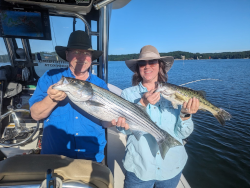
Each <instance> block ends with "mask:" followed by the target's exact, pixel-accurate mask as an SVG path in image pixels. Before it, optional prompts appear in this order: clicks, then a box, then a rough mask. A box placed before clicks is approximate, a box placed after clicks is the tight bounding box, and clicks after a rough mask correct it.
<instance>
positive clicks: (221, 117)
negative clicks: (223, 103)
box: [213, 108, 232, 126]
mask: <svg viewBox="0 0 250 188" xmlns="http://www.w3.org/2000/svg"><path fill="white" fill-rule="evenodd" d="M213 115H214V117H215V118H216V119H217V120H218V121H219V123H220V124H221V125H222V126H224V125H225V120H230V119H231V118H232V116H231V115H230V114H229V113H228V112H227V111H225V110H223V109H221V108H220V111H219V112H218V113H217V114H213Z"/></svg>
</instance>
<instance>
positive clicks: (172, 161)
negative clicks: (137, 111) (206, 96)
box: [112, 45, 199, 188]
mask: <svg viewBox="0 0 250 188" xmlns="http://www.w3.org/2000/svg"><path fill="white" fill-rule="evenodd" d="M173 62H174V59H173V57H169V56H166V57H160V54H159V52H158V51H157V49H156V48H155V47H153V46H150V45H147V46H144V47H143V48H142V49H141V51H140V56H139V59H136V60H128V61H126V65H127V66H128V68H129V69H130V70H132V71H133V72H134V75H133V80H132V82H133V87H130V88H127V89H125V90H123V92H122V94H121V96H122V97H123V98H125V99H126V100H128V101H130V102H133V103H137V104H139V105H143V106H145V107H146V108H147V112H148V114H149V116H150V117H151V119H152V120H153V121H154V122H155V123H156V125H157V126H159V127H160V128H161V129H163V130H165V131H167V132H168V133H169V134H170V135H172V136H173V137H174V138H176V139H177V140H178V141H180V142H181V143H182V139H184V138H186V137H188V136H189V135H190V134H191V133H192V131H193V128H194V125H193V121H192V120H191V114H194V113H196V112H197V110H198V108H199V101H198V99H196V98H193V99H190V100H189V101H188V102H187V103H184V104H183V105H182V107H180V108H179V109H174V108H173V107H172V104H171V103H170V102H169V101H167V100H166V99H164V98H163V97H161V96H160V93H159V92H154V91H155V89H156V87H157V86H156V83H157V82H166V81H167V72H168V71H169V69H170V68H171V66H172V65H173ZM112 124H113V125H116V126H117V127H118V130H119V131H121V132H123V133H124V134H126V135H128V137H127V145H126V154H125V157H124V161H123V165H124V167H125V169H126V174H125V181H124V187H125V188H142V187H143V188H144V187H145V188H153V187H154V186H155V187H156V188H160V187H164V188H165V187H167V188H175V187H176V186H177V184H178V182H179V180H180V176H181V172H182V170H183V168H184V166H185V164H186V162H187V153H186V151H185V148H184V146H176V147H173V148H171V149H170V150H169V151H168V152H167V154H166V156H165V159H162V157H161V155H160V152H159V148H158V145H157V142H156V140H155V138H154V137H153V136H152V135H150V134H145V135H143V136H142V137H141V138H140V140H139V141H137V139H136V138H135V136H134V135H133V134H131V131H130V130H129V125H128V124H126V120H125V119H124V118H122V117H120V118H119V119H118V121H117V122H116V121H115V120H113V121H112Z"/></svg>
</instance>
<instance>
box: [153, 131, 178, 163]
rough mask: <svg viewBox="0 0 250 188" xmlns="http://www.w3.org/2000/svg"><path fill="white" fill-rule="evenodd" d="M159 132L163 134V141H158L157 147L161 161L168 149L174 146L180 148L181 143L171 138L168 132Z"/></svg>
mask: <svg viewBox="0 0 250 188" xmlns="http://www.w3.org/2000/svg"><path fill="white" fill-rule="evenodd" d="M161 131H162V132H163V134H164V137H165V139H163V140H160V141H158V146H159V150H160V153H161V157H162V159H164V158H165V156H166V153H167V152H168V150H169V149H170V148H172V147H175V146H182V143H180V142H179V141H178V140H176V139H175V138H174V137H172V136H171V135H170V134H169V133H168V132H166V131H164V130H161Z"/></svg>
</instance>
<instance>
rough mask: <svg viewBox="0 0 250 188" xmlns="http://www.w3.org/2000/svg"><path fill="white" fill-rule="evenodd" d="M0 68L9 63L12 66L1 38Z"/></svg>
mask: <svg viewBox="0 0 250 188" xmlns="http://www.w3.org/2000/svg"><path fill="white" fill-rule="evenodd" d="M0 63H1V64H0V66H2V63H8V64H10V59H9V56H8V52H7V50H6V47H5V44H4V41H3V38H1V37H0Z"/></svg>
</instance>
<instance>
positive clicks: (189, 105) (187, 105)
mask: <svg viewBox="0 0 250 188" xmlns="http://www.w3.org/2000/svg"><path fill="white" fill-rule="evenodd" d="M199 105H200V102H199V100H198V99H196V98H195V97H194V98H191V99H189V100H188V102H184V103H183V105H182V109H181V112H182V113H183V114H195V113H196V112H197V111H198V110H199ZM187 119H189V118H187Z"/></svg>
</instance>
